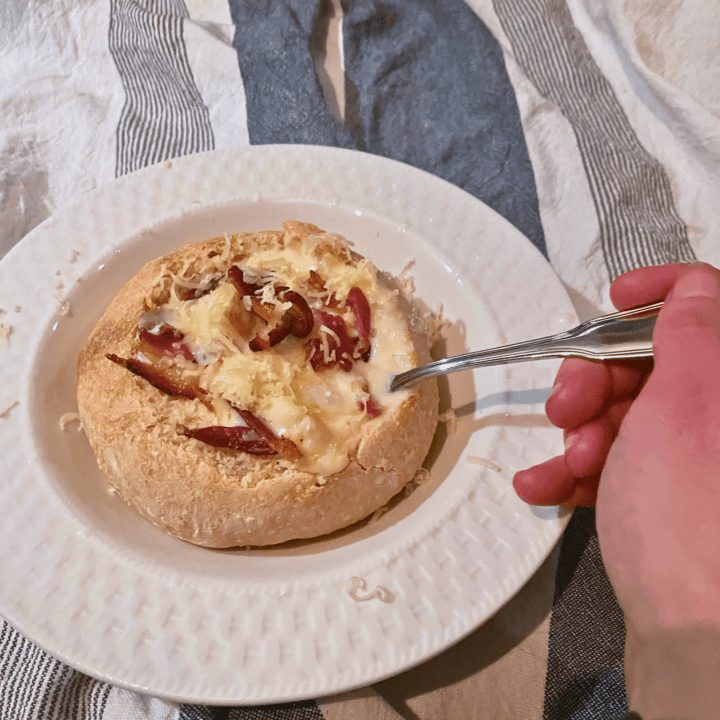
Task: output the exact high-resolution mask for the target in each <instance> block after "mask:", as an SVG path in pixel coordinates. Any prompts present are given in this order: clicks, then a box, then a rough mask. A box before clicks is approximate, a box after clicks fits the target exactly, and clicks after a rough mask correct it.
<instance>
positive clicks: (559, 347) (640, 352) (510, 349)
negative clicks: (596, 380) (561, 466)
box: [390, 303, 662, 391]
mask: <svg viewBox="0 0 720 720" xmlns="http://www.w3.org/2000/svg"><path fill="white" fill-rule="evenodd" d="M661 307H662V303H655V304H654V305H645V306H643V307H639V308H635V309H633V310H624V311H623V312H617V313H613V314H612V315H601V316H600V317H597V318H594V319H592V320H587V321H586V322H584V323H581V324H580V325H577V326H576V327H574V328H573V329H572V330H567V331H566V332H562V333H559V334H557V335H549V336H547V337H542V338H537V339H535V340H526V341H524V342H519V343H514V344H512V345H504V346H502V347H498V348H490V349H488V350H479V351H477V352H471V353H466V354H464V355H456V356H454V357H449V358H444V359H443V360H436V361H435V362H431V363H428V364H427V365H421V366H420V367H417V368H413V369H412V370H408V371H406V372H403V373H400V374H398V375H395V376H394V377H393V379H392V382H391V383H390V390H391V391H394V390H398V389H399V388H401V387H404V386H405V385H407V384H408V383H411V382H415V381H417V380H421V379H423V378H428V377H433V376H434V375H447V374H449V373H454V372H458V371H460V370H470V369H473V368H479V367H487V366H489V365H506V364H508V363H515V362H524V361H526V360H540V359H543V358H564V357H581V358H585V359H587V360H598V361H601V360H612V359H620V358H641V357H652V354H653V345H652V336H653V330H654V329H655V321H656V320H657V314H658V312H659V310H660V308H661Z"/></svg>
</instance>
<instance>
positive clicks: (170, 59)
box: [108, 0, 214, 177]
mask: <svg viewBox="0 0 720 720" xmlns="http://www.w3.org/2000/svg"><path fill="white" fill-rule="evenodd" d="M186 17H187V9H186V7H185V3H184V1H183V0H111V3H110V28H109V37H108V42H109V48H110V53H111V54H112V56H113V59H114V61H115V65H116V67H117V70H118V73H119V74H120V79H121V81H122V84H123V88H124V89H125V104H124V106H123V109H122V112H121V115H120V122H119V123H118V127H117V151H116V168H115V174H116V176H117V177H120V176H121V175H124V174H125V173H128V172H132V171H133V170H138V169H140V168H143V167H146V166H147V165H152V164H153V163H157V162H161V161H163V160H168V159H170V158H174V157H179V156H181V155H188V154H190V153H195V152H202V151H205V150H212V149H213V147H214V138H213V132H212V127H211V124H210V115H209V113H208V110H207V108H206V107H205V105H204V104H203V101H202V98H201V97H200V93H199V92H198V89H197V87H196V85H195V81H194V79H193V75H192V70H191V68H190V63H189V61H188V56H187V50H186V48H185V44H184V42H183V23H184V20H185V18H186Z"/></svg>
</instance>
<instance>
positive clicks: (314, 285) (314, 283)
mask: <svg viewBox="0 0 720 720" xmlns="http://www.w3.org/2000/svg"><path fill="white" fill-rule="evenodd" d="M307 284H308V286H309V287H310V288H311V289H312V290H314V291H315V292H318V293H323V294H325V295H326V297H325V299H324V300H323V304H324V305H325V306H326V307H337V306H338V301H337V298H336V297H335V293H331V292H329V291H328V289H327V287H326V286H325V281H324V280H323V279H322V277H321V276H320V274H319V273H318V272H316V271H315V270H310V276H309V277H308V280H307Z"/></svg>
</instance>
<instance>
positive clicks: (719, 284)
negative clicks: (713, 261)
mask: <svg viewBox="0 0 720 720" xmlns="http://www.w3.org/2000/svg"><path fill="white" fill-rule="evenodd" d="M718 295H720V278H719V277H718V275H717V273H714V272H709V271H707V270H691V271H690V272H688V273H687V274H685V275H683V276H682V277H681V278H680V279H679V280H678V281H677V283H675V287H674V288H673V296H674V297H683V298H690V297H706V298H714V297H717V296H718Z"/></svg>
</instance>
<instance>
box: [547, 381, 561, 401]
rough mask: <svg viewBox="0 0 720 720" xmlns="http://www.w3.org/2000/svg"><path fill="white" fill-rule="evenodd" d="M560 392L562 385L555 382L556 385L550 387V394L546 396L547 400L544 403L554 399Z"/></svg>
mask: <svg viewBox="0 0 720 720" xmlns="http://www.w3.org/2000/svg"><path fill="white" fill-rule="evenodd" d="M561 391H562V383H560V382H556V383H555V384H554V385H553V386H552V391H551V392H550V394H549V395H548V399H547V400H546V401H545V402H547V401H548V400H550V399H551V398H554V397H556V396H557V395H559V394H560V392H561Z"/></svg>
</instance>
